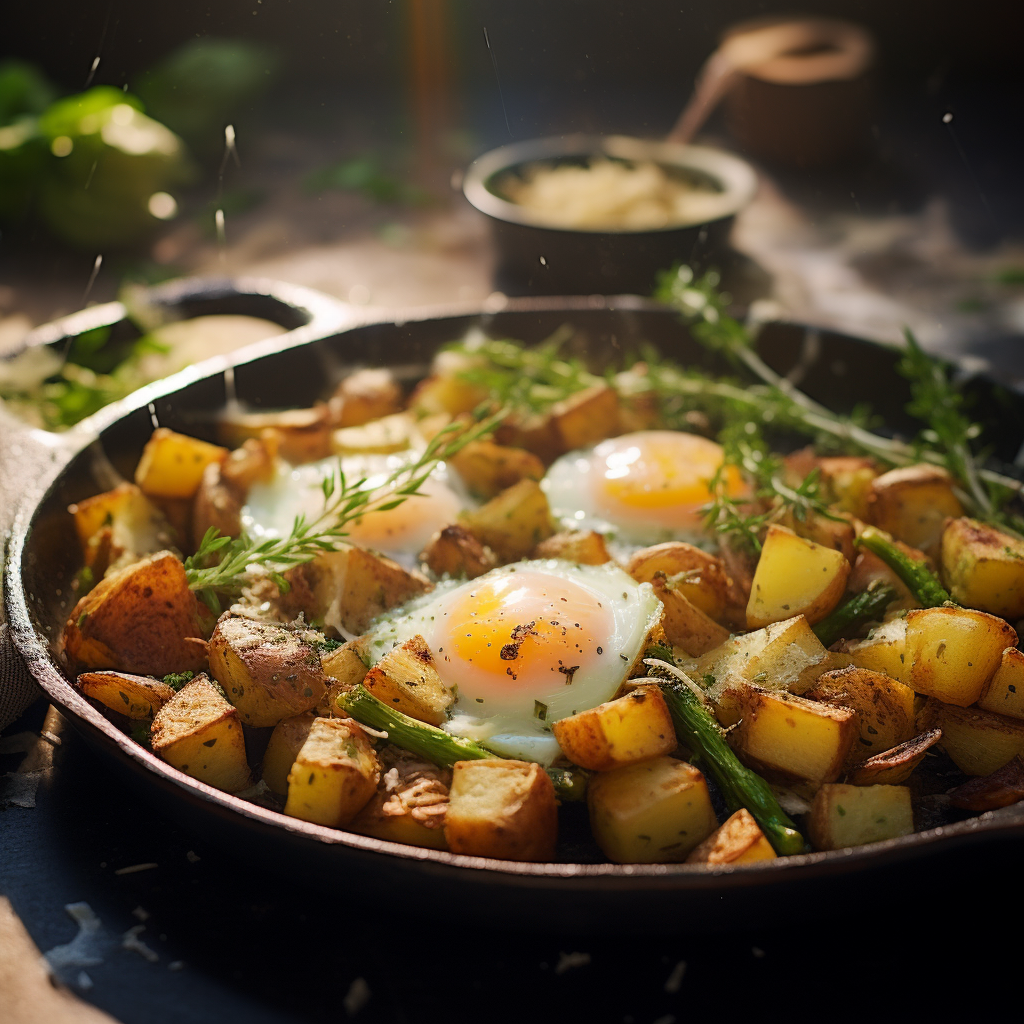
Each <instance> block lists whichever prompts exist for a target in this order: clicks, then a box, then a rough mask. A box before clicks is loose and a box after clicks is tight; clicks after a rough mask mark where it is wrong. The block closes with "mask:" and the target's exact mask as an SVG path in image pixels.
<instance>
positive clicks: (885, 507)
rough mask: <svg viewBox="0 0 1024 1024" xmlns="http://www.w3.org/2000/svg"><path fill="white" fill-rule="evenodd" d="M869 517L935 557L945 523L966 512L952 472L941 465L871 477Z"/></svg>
mask: <svg viewBox="0 0 1024 1024" xmlns="http://www.w3.org/2000/svg"><path fill="white" fill-rule="evenodd" d="M867 512H868V514H867V521H868V522H869V523H873V524H874V525H875V526H877V527H879V528H880V529H882V530H885V531H886V532H887V533H891V534H892V535H893V537H895V538H896V539H897V540H901V541H903V542H904V543H906V544H909V545H911V547H915V548H919V549H920V550H921V551H923V552H924V553H925V554H926V555H928V556H929V557H931V558H934V557H935V556H936V555H937V554H938V549H939V539H940V537H941V535H942V527H943V524H944V523H945V521H946V519H947V518H949V517H950V516H952V517H954V518H955V517H958V516H962V515H963V514H964V510H963V506H962V505H961V504H960V499H959V498H958V497H957V496H956V493H955V492H954V490H953V480H952V478H951V477H950V475H949V474H948V473H947V472H946V471H945V470H944V469H940V468H939V467H938V466H930V465H917V466H904V467H902V468H900V469H891V470H889V472H888V473H883V474H882V475H881V476H878V477H875V479H874V480H872V481H871V490H870V492H869V494H868V510H867Z"/></svg>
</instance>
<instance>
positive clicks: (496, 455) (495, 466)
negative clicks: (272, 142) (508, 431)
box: [451, 441, 544, 500]
mask: <svg viewBox="0 0 1024 1024" xmlns="http://www.w3.org/2000/svg"><path fill="white" fill-rule="evenodd" d="M451 465H452V466H453V467H454V469H455V472H456V473H458V474H459V477H460V478H461V479H462V482H463V483H464V484H465V485H466V487H467V488H468V489H469V492H470V493H471V494H473V495H475V496H476V497H478V498H483V499H485V500H487V499H490V498H493V497H495V496H496V495H498V494H500V493H501V492H502V491H504V490H506V489H507V488H509V487H511V486H512V485H513V484H517V483H519V481H520V480H540V479H541V478H542V477H543V476H544V463H543V462H542V461H541V460H540V459H539V458H538V457H537V456H536V455H534V454H533V452H528V451H526V450H525V449H523V448H510V447H509V446H508V445H500V444H495V443H494V442H493V441H470V442H469V444H467V445H466V446H465V448H463V449H462V451H460V452H458V453H457V454H456V455H455V456H454V458H452V460H451Z"/></svg>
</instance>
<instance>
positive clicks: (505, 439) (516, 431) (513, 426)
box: [494, 414, 567, 466]
mask: <svg viewBox="0 0 1024 1024" xmlns="http://www.w3.org/2000/svg"><path fill="white" fill-rule="evenodd" d="M494 440H495V442H496V443H497V444H502V445H508V446H509V447H511V448H525V449H526V451H528V452H533V454H534V455H536V456H537V457H538V458H539V459H540V460H541V461H542V462H543V463H544V465H546V466H549V465H551V463H552V462H554V461H555V459H557V458H558V456H559V455H564V454H565V452H566V451H567V449H566V447H565V443H564V442H563V440H562V436H561V435H560V434H559V432H558V428H557V427H556V426H555V421H554V417H552V416H551V415H549V414H537V415H533V416H527V417H520V416H517V415H511V416H507V417H506V418H505V419H504V420H503V421H502V422H501V423H499V424H498V427H497V429H496V430H495V431H494Z"/></svg>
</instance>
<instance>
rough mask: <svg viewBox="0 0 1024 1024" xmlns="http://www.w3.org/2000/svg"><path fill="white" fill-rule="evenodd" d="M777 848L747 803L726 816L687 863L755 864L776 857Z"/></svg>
mask: <svg viewBox="0 0 1024 1024" xmlns="http://www.w3.org/2000/svg"><path fill="white" fill-rule="evenodd" d="M774 858H775V850H774V849H772V844H771V843H769V842H768V840H767V839H766V838H765V834H764V833H763V832H762V831H761V829H760V826H759V825H758V824H757V822H756V821H755V820H754V817H753V815H752V814H751V813H750V811H748V810H747V809H746V808H745V807H741V808H740V809H739V810H738V811H737V812H736V813H735V814H733V815H732V816H731V817H729V818H728V819H726V822H725V824H724V825H722V826H721V827H720V828H717V829H715V831H714V832H712V833H711V835H709V836H708V837H707V839H705V840H704V842H703V843H701V844H700V845H699V846H698V847H696V849H694V850H693V852H692V853H691V854H690V856H689V857H687V858H686V863H687V864H755V863H757V862H758V861H762V860H774Z"/></svg>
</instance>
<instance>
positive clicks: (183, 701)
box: [150, 676, 249, 793]
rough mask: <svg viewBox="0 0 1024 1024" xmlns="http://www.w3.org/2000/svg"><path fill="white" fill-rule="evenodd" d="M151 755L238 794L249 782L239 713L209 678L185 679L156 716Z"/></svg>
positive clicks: (201, 779) (210, 783) (218, 787)
mask: <svg viewBox="0 0 1024 1024" xmlns="http://www.w3.org/2000/svg"><path fill="white" fill-rule="evenodd" d="M150 742H151V744H152V747H153V753H154V754H157V755H158V756H160V757H162V758H163V759H164V760H165V761H166V762H167V763H168V764H170V765H173V766H174V767H175V768H177V769H178V770H179V771H183V772H184V773H185V774H186V775H191V776H192V778H194V779H198V780H199V781H200V782H205V783H206V784H207V785H209V786H214V787H215V788H217V789H223V790H226V791H227V792H228V793H237V792H238V790H240V789H245V788H246V786H248V785H249V765H248V762H247V761H246V759H245V739H244V737H243V735H242V723H241V722H240V721H239V720H238V712H237V711H236V710H235V708H233V707H232V706H231V705H230V704H229V703H228V702H227V701H226V700H225V699H224V698H223V697H222V696H221V695H220V694H219V693H218V692H217V690H216V688H215V687H214V686H213V685H212V684H211V683H210V681H209V680H208V679H207V678H206V676H196V678H195V679H193V680H191V681H190V682H187V683H186V684H185V685H184V686H183V687H182V688H181V690H179V691H178V693H176V694H175V695H174V696H173V697H172V698H171V699H170V700H169V701H168V702H167V703H166V704H164V706H163V707H162V708H160V710H159V711H158V712H157V713H156V715H155V716H154V717H153V726H152V728H151V730H150Z"/></svg>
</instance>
